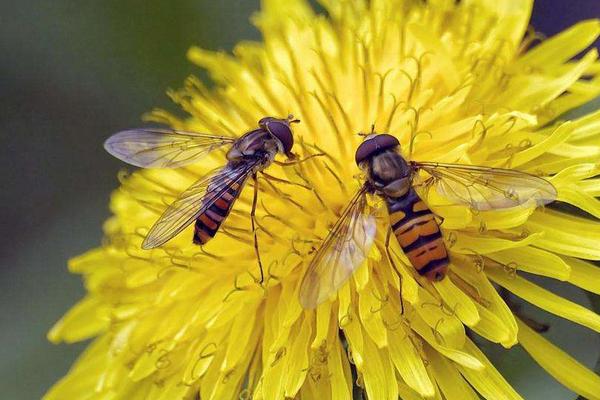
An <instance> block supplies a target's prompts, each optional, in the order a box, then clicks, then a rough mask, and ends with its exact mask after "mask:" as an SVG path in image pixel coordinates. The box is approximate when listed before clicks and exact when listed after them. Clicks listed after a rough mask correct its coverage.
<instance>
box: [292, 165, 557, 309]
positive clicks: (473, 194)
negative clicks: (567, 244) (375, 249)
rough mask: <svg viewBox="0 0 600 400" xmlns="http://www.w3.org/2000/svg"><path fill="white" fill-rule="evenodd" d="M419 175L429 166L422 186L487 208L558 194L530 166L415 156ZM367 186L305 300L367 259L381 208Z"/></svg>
mask: <svg viewBox="0 0 600 400" xmlns="http://www.w3.org/2000/svg"><path fill="white" fill-rule="evenodd" d="M410 165H411V168H412V174H413V178H415V179H418V175H419V173H420V172H421V171H423V172H424V173H425V175H426V177H425V178H424V180H423V181H422V182H421V187H422V188H426V189H430V188H435V189H436V190H437V192H438V194H440V195H442V196H443V197H445V198H446V199H447V200H449V201H450V202H452V203H454V204H463V205H468V206H470V207H471V208H472V209H474V210H478V211H485V210H492V209H502V208H510V207H515V206H518V205H521V204H524V203H526V202H528V201H530V200H532V199H533V200H534V201H536V202H537V204H538V205H542V204H548V203H550V202H552V201H554V200H555V199H556V195H557V193H556V189H555V188H554V186H552V184H551V183H550V182H548V181H547V180H545V179H543V178H540V177H537V176H535V175H530V174H527V173H524V172H519V171H514V170H509V169H501V168H488V167H478V166H469V165H461V164H441V163H433V162H411V163H410ZM367 193H368V191H367V189H366V187H364V186H363V187H362V188H361V189H360V190H359V191H358V192H357V193H356V195H355V196H354V197H353V198H352V200H351V201H350V203H349V204H348V205H347V206H346V208H345V209H344V211H343V212H342V215H341V216H340V218H339V219H338V221H337V222H336V224H335V225H334V227H333V228H332V229H331V231H330V232H329V234H328V236H327V238H325V240H324V241H323V243H322V245H321V247H320V248H319V250H317V252H316V254H315V256H314V258H313V259H312V261H311V262H310V264H309V266H308V269H307V271H306V273H305V275H304V278H303V280H302V283H301V285H300V302H301V303H302V306H303V307H304V308H309V309H310V308H315V307H316V306H317V305H319V304H320V303H322V302H323V301H325V300H327V299H328V298H329V296H330V295H331V294H333V293H334V292H336V291H337V290H338V289H339V288H340V287H341V286H342V285H343V284H344V283H345V282H346V281H347V280H348V278H350V276H351V275H352V272H354V270H355V269H356V268H358V267H359V266H360V265H361V264H362V263H363V262H364V261H365V259H366V257H367V255H368V253H369V250H370V248H371V245H372V244H373V241H374V237H375V234H376V219H375V217H374V212H375V209H374V208H373V207H371V206H370V205H369V204H368V202H367V199H366V196H367Z"/></svg>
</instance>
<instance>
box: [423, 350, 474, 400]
mask: <svg viewBox="0 0 600 400" xmlns="http://www.w3.org/2000/svg"><path fill="white" fill-rule="evenodd" d="M427 357H428V359H429V365H430V368H431V369H432V371H433V372H434V374H435V381H436V383H437V384H438V387H439V388H440V390H441V391H442V393H443V394H444V397H445V398H446V399H461V400H478V399H479V396H477V393H475V392H474V391H473V389H472V388H471V386H469V384H467V382H465V380H464V378H463V377H462V376H461V374H460V373H459V372H458V369H457V368H456V367H455V366H454V364H452V363H451V362H449V361H448V360H446V359H445V358H444V357H440V355H439V354H438V353H437V352H435V351H431V350H429V351H427Z"/></svg>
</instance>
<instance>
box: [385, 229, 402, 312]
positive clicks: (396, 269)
mask: <svg viewBox="0 0 600 400" xmlns="http://www.w3.org/2000/svg"><path fill="white" fill-rule="evenodd" d="M391 233H392V227H391V226H390V229H388V231H387V234H386V236H385V253H386V255H387V258H388V260H389V261H390V264H392V269H393V270H394V273H395V274H396V275H398V279H399V280H400V282H399V288H400V296H399V297H400V314H401V315H402V314H404V300H402V274H401V273H400V270H399V269H398V267H397V266H396V263H395V262H394V259H393V258H392V252H391V251H390V237H391Z"/></svg>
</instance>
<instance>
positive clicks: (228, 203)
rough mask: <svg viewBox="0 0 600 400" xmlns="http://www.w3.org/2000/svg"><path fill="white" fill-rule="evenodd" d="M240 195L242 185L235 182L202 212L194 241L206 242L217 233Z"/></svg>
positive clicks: (197, 221) (196, 226) (198, 242)
mask: <svg viewBox="0 0 600 400" xmlns="http://www.w3.org/2000/svg"><path fill="white" fill-rule="evenodd" d="M239 195H240V185H239V184H237V183H233V184H232V185H231V186H230V187H229V188H228V189H227V190H226V191H225V192H224V193H223V194H222V195H221V196H220V197H219V198H218V199H217V200H216V201H215V202H214V203H213V204H212V205H211V206H210V207H208V209H207V210H206V211H205V212H204V213H202V214H200V216H199V217H198V218H197V219H196V225H194V243H196V244H205V243H207V242H208V241H209V240H210V239H212V238H213V237H214V236H215V235H216V234H217V231H218V230H219V227H220V226H221V224H222V223H223V221H225V218H227V215H229V212H230V211H231V207H233V203H235V200H236V199H237V198H238V196H239Z"/></svg>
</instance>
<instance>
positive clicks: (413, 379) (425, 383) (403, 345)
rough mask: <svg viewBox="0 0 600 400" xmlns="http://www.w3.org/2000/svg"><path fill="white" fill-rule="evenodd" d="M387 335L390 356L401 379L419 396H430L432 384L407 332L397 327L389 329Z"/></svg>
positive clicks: (433, 392)
mask: <svg viewBox="0 0 600 400" xmlns="http://www.w3.org/2000/svg"><path fill="white" fill-rule="evenodd" d="M389 335H390V342H389V351H390V357H391V359H392V362H393V363H394V365H395V366H396V369H397V370H398V373H399V374H400V376H401V377H402V379H404V381H405V382H406V384H407V385H408V386H410V387H411V388H412V389H413V390H414V391H415V392H417V393H419V394H420V395H421V396H423V397H432V396H433V395H434V394H435V387H434V384H433V382H432V381H431V379H430V378H429V375H428V374H427V369H426V368H425V364H423V359H422V358H421V354H420V353H419V352H418V351H417V349H416V348H415V346H414V344H413V343H412V341H411V340H410V337H409V336H408V334H407V333H406V332H405V331H404V329H402V328H401V327H398V329H393V330H390V331H389Z"/></svg>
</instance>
